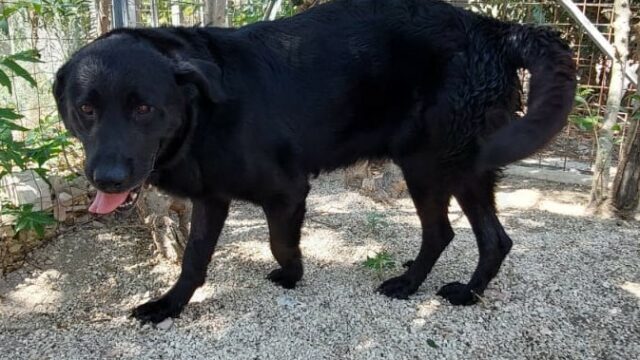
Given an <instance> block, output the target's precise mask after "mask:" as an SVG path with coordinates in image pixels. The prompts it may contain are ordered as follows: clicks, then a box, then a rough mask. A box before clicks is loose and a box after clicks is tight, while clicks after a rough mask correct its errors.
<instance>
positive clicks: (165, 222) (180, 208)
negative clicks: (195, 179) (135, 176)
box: [137, 188, 191, 263]
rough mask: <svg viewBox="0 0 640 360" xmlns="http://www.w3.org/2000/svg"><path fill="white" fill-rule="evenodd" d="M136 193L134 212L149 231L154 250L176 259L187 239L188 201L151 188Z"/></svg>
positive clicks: (179, 257)
mask: <svg viewBox="0 0 640 360" xmlns="http://www.w3.org/2000/svg"><path fill="white" fill-rule="evenodd" d="M140 196H141V198H140V200H139V201H138V204H137V208H138V214H139V215H140V217H141V218H142V221H143V222H144V224H145V225H147V226H148V227H149V230H150V231H151V237H152V239H153V243H154V244H155V246H156V251H157V253H158V254H160V255H161V256H162V257H164V258H166V259H169V260H170V261H173V262H176V263H177V262H180V260H181V259H182V255H183V254H184V248H185V246H186V245H187V239H188V238H189V228H190V227H191V202H189V201H187V200H182V199H178V198H174V197H171V196H169V195H165V194H162V193H161V192H159V191H158V190H157V189H155V188H151V189H147V190H145V191H143V192H142V193H141V195H140Z"/></svg>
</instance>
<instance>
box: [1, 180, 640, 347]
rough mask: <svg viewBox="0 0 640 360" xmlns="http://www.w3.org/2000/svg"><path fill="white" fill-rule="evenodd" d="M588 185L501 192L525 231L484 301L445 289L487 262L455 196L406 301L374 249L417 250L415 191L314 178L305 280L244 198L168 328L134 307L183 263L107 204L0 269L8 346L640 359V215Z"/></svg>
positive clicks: (510, 215) (526, 184)
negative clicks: (389, 201)
mask: <svg viewBox="0 0 640 360" xmlns="http://www.w3.org/2000/svg"><path fill="white" fill-rule="evenodd" d="M586 195H587V190H586V189H585V188H579V187H570V186H567V185H558V184H551V183H544V182H540V181H533V180H526V179H521V178H507V179H505V181H503V183H502V185H501V186H500V190H499V196H498V197H499V206H500V209H501V219H502V220H503V222H504V224H505V227H506V228H507V231H508V232H509V234H510V235H512V237H513V239H514V243H515V245H514V247H513V250H512V252H511V254H510V256H509V257H508V258H507V261H506V262H505V264H504V266H503V268H502V271H501V272H500V274H499V275H498V277H497V278H496V279H495V280H494V281H493V283H492V284H491V286H490V289H489V290H488V291H487V293H486V295H485V298H484V301H483V303H481V304H479V305H477V306H472V307H453V306H450V305H449V304H447V303H446V302H445V301H443V300H442V299H440V298H439V297H437V296H435V292H436V291H437V289H438V288H439V287H440V286H442V285H443V284H445V283H448V282H451V281H457V280H462V281H467V279H468V278H469V277H470V275H471V272H472V271H473V269H474V267H475V263H476V261H477V250H476V245H475V240H474V238H473V236H472V232H471V230H470V228H469V224H468V223H467V221H466V219H465V218H464V217H463V216H462V214H461V212H460V210H459V208H458V207H457V206H456V205H455V204H454V205H452V207H451V220H452V223H453V226H454V229H455V232H456V239H455V240H454V242H453V243H452V245H451V246H450V247H449V248H448V249H447V251H446V252H445V253H444V254H443V256H442V258H441V259H440V261H439V262H438V264H436V266H435V268H434V269H433V271H432V273H431V275H430V276H429V278H428V279H427V281H426V282H425V283H424V285H423V286H422V287H421V288H420V290H419V292H418V293H417V294H416V295H415V296H413V297H412V298H411V300H408V301H398V300H390V299H387V298H385V297H383V296H381V295H377V294H375V293H374V291H373V290H374V289H375V288H376V287H377V286H378V285H379V283H380V282H381V281H382V279H383V278H387V277H390V276H393V275H395V274H398V273H400V272H401V271H402V269H401V267H400V266H399V265H397V266H396V267H395V268H394V269H390V270H386V271H384V273H383V274H381V275H382V276H380V274H377V273H376V272H375V271H373V270H371V269H368V268H365V267H363V266H362V262H363V261H364V260H365V259H366V256H367V254H373V253H375V252H377V251H380V250H382V249H385V250H387V251H388V252H389V253H390V254H392V256H393V257H394V259H395V260H396V263H398V264H399V263H401V262H403V261H405V260H408V259H411V258H412V257H413V256H414V255H415V254H416V253H417V250H418V246H419V242H420V240H419V239H420V227H419V221H418V218H417V216H416V215H415V213H414V210H413V206H412V204H411V201H410V199H408V198H403V199H400V200H398V202H397V203H396V204H395V205H394V206H392V207H388V206H382V205H379V204H376V203H373V202H372V201H371V200H369V199H367V198H365V197H362V196H360V195H358V194H357V193H354V192H348V191H345V190H344V188H343V186H342V178H341V176H339V175H333V176H323V177H321V178H320V179H319V180H317V181H315V182H314V186H313V191H312V194H311V196H310V201H309V206H308V208H309V216H308V218H307V220H306V223H305V228H304V230H303V240H302V246H303V253H304V256H305V265H306V272H305V276H304V279H303V281H302V283H301V286H300V287H299V288H298V289H296V290H284V289H281V288H277V287H275V286H273V285H272V284H271V283H269V281H267V280H265V279H264V276H265V275H266V274H267V273H268V272H269V271H270V270H271V269H273V268H274V266H275V261H274V260H273V259H272V257H271V254H270V252H269V248H268V242H267V230H266V224H265V221H264V217H263V215H262V213H261V212H260V211H259V210H258V209H256V208H255V207H253V206H249V205H246V204H235V206H234V207H233V211H232V213H231V217H230V219H229V221H228V222H227V226H226V227H225V231H224V233H223V236H222V238H221V241H220V245H219V247H218V250H217V252H216V254H215V255H214V260H213V263H212V264H211V266H210V267H209V278H208V280H207V283H206V285H205V286H204V287H203V288H201V289H199V290H198V292H196V295H195V296H194V299H193V300H192V302H191V303H190V304H189V305H188V306H187V308H186V310H185V312H184V313H183V315H182V317H181V318H180V319H177V320H175V322H174V323H173V324H172V326H171V327H170V328H169V329H168V330H161V329H156V328H152V327H150V326H144V327H141V326H140V325H138V324H137V323H136V322H135V321H133V320H131V319H128V318H127V315H128V312H129V310H130V309H131V308H132V307H133V306H134V305H136V304H139V303H140V302H142V301H144V300H146V299H148V298H150V297H154V296H157V295H159V294H160V293H161V292H162V291H163V290H166V289H167V288H168V287H169V286H170V285H171V284H172V283H173V281H174V279H175V278H176V277H177V274H178V273H177V271H178V267H177V266H175V265H171V264H167V263H165V262H163V261H159V260H157V259H155V258H154V257H153V256H152V253H151V241H150V239H149V238H148V235H147V234H146V233H145V232H144V231H143V229H141V228H140V227H138V226H136V225H134V224H132V223H129V222H127V221H126V220H125V219H119V218H110V219H103V220H101V221H102V222H104V223H106V225H105V226H103V227H100V226H99V225H100V224H99V223H94V224H92V225H91V226H85V227H82V228H79V229H77V230H76V231H75V232H71V233H67V234H64V235H62V236H61V237H60V238H59V239H57V240H55V241H53V242H52V243H51V244H50V245H48V246H47V247H45V248H43V249H40V250H38V251H37V252H36V253H35V254H34V256H33V258H32V259H31V265H30V266H27V267H25V268H24V269H22V270H19V271H17V272H14V273H12V274H10V275H9V276H8V277H7V278H6V279H1V280H0V358H7V359H24V358H32V359H42V358H52V359H61V358H64V359H72V358H78V359H80V358H82V359H96V358H134V359H160V358H167V359H174V358H184V359H194V358H207V359H379V358H385V359H412V358H416V359H417V358H420V359H424V358H451V359H459V358H477V359H487V358H491V359H500V358H504V359H516V358H523V357H527V358H536V359H539V358H575V359H578V358H579V359H587V358H598V359H603V358H607V359H632V358H640V261H639V255H640V240H639V239H640V226H639V225H638V223H620V224H619V223H616V222H614V221H605V220H596V219H592V218H588V217H584V216H583V215H582V210H583V206H584V204H585V203H586ZM378 213H381V214H384V217H382V220H380V216H378V215H372V214H378ZM374 219H376V220H374Z"/></svg>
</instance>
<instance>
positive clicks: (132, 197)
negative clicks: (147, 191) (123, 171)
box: [116, 186, 142, 211]
mask: <svg viewBox="0 0 640 360" xmlns="http://www.w3.org/2000/svg"><path fill="white" fill-rule="evenodd" d="M141 191H142V186H137V187H135V188H134V189H133V190H131V191H129V194H128V195H127V198H126V199H125V201H124V202H123V203H122V204H120V205H118V207H117V208H116V210H118V211H127V210H131V209H132V208H133V207H134V206H135V205H136V203H137V202H138V199H139V198H140V192H141Z"/></svg>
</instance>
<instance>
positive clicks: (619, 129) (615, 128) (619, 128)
mask: <svg viewBox="0 0 640 360" xmlns="http://www.w3.org/2000/svg"><path fill="white" fill-rule="evenodd" d="M611 131H622V126H620V124H615V125H613V126H612V127H611Z"/></svg>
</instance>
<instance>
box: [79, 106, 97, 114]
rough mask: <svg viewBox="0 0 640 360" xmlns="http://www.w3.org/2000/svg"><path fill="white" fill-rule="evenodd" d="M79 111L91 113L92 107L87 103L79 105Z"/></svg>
mask: <svg viewBox="0 0 640 360" xmlns="http://www.w3.org/2000/svg"><path fill="white" fill-rule="evenodd" d="M80 111H82V112H83V113H84V114H85V115H93V113H94V111H95V110H94V108H93V106H91V105H89V104H83V105H80Z"/></svg>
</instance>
